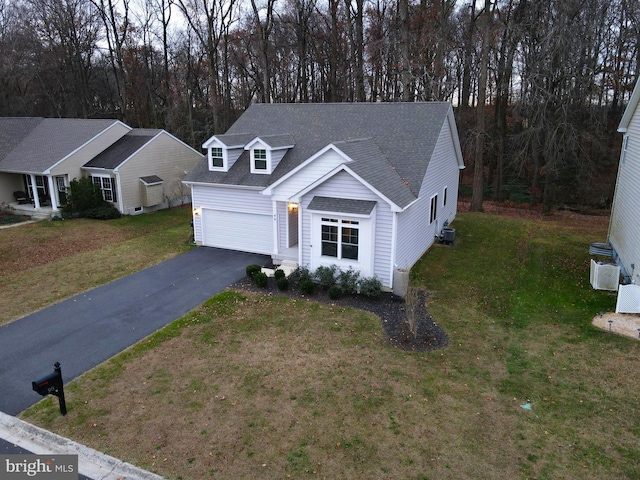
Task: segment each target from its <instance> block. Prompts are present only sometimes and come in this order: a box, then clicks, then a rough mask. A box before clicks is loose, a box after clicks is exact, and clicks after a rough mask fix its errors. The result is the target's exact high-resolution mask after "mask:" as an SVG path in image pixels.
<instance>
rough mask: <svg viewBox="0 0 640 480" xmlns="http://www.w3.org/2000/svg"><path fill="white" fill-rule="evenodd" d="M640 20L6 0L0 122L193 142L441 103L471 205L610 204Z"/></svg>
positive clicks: (257, 4) (581, 5)
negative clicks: (37, 122)
mask: <svg viewBox="0 0 640 480" xmlns="http://www.w3.org/2000/svg"><path fill="white" fill-rule="evenodd" d="M639 15H640V1H639V0H544V1H543V0H457V1H456V0H420V1H419V2H415V1H410V0H277V1H276V0H0V115H2V116H46V117H86V118H96V117H98V118H105V117H107V118H119V119H122V120H123V121H125V122H126V123H127V124H129V125H131V126H134V127H156V128H165V129H167V130H168V131H169V132H171V133H173V134H174V135H176V136H177V137H179V138H181V139H182V140H184V141H186V142H187V143H189V144H191V145H193V146H194V147H196V148H199V147H200V144H201V143H202V141H203V140H205V139H207V138H208V137H210V136H211V135H212V134H215V133H222V132H224V131H225V130H226V129H227V128H228V127H229V126H230V125H231V124H232V123H233V121H234V120H235V119H236V118H237V117H238V115H239V114H240V113H241V112H242V111H243V110H244V109H245V108H246V107H247V106H248V105H249V104H250V103H252V102H356V101H357V102H365V101H366V102H370V101H384V102H389V101H431V100H444V101H451V102H452V103H453V104H454V106H455V107H456V117H457V122H458V128H459V131H460V137H461V142H462V144H463V149H464V154H465V162H466V164H467V169H466V170H465V172H464V174H463V183H464V184H465V185H468V189H469V190H470V188H471V186H472V185H473V197H472V203H471V205H472V209H476V210H478V209H481V208H482V202H483V200H484V199H486V198H492V199H497V200H505V199H511V200H515V201H527V202H531V203H542V204H543V205H544V207H545V209H550V208H551V207H552V206H554V205H563V204H574V203H575V204H588V205H593V206H603V207H604V206H607V205H608V204H609V202H610V200H611V197H612V194H613V186H614V182H615V173H616V168H617V162H618V156H619V145H620V140H621V139H620V135H619V134H617V133H616V126H617V124H618V121H619V119H620V117H621V115H622V111H623V108H624V105H625V102H626V101H627V100H628V98H629V95H630V93H631V91H632V89H633V86H634V83H635V79H636V78H637V76H638V68H639V59H640V50H639V48H638V47H639V42H640V27H639V26H638V16H639ZM474 172H475V173H474ZM474 177H475V178H474Z"/></svg>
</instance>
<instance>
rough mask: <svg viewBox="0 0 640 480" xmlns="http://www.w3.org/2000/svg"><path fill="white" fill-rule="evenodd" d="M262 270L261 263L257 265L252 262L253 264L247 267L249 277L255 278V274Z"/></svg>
mask: <svg viewBox="0 0 640 480" xmlns="http://www.w3.org/2000/svg"><path fill="white" fill-rule="evenodd" d="M261 270H262V267H261V266H260V265H256V264H255V263H252V264H251V265H247V268H246V270H245V271H246V272H247V277H249V278H253V276H254V275H255V274H256V273H258V272H260V271H261Z"/></svg>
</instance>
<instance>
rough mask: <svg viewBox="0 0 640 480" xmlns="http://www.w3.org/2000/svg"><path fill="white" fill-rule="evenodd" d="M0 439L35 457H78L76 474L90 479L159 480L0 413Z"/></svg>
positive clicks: (148, 473) (153, 475) (111, 458)
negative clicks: (77, 472) (35, 455)
mask: <svg viewBox="0 0 640 480" xmlns="http://www.w3.org/2000/svg"><path fill="white" fill-rule="evenodd" d="M0 438H3V439H4V440H6V441H7V442H10V443H13V444H15V445H17V446H19V447H21V448H24V449H25V450H28V451H30V452H32V453H35V454H37V455H78V470H79V473H81V474H82V475H85V476H87V477H90V478H92V479H94V480H162V477H161V476H159V475H156V474H155V473H151V472H147V471H146V470H142V469H140V468H138V467H136V466H134V465H131V464H130V463H127V462H123V461H122V460H118V459H117V458H114V457H111V456H109V455H104V454H102V453H99V452H97V451H96V450H94V449H92V448H89V447H85V446H84V445H81V444H79V443H77V442H74V441H73V440H69V439H68V438H65V437H62V436H60V435H57V434H55V433H52V432H49V431H47V430H44V429H42V428H40V427H36V426H35V425H31V424H30V423H27V422H25V421H22V420H20V419H18V418H16V417H12V416H11V415H7V414H6V413H3V412H0Z"/></svg>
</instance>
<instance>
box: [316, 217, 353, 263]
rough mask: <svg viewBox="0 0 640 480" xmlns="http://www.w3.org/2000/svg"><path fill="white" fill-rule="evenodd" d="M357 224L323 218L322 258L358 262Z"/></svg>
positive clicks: (349, 221)
mask: <svg viewBox="0 0 640 480" xmlns="http://www.w3.org/2000/svg"><path fill="white" fill-rule="evenodd" d="M358 226H359V222H358V221H355V220H340V219H337V218H326V217H323V218H322V221H321V227H320V228H321V229H322V230H321V231H322V256H323V257H334V258H337V259H345V260H358V249H359V242H360V234H359V232H360V231H359V227H358Z"/></svg>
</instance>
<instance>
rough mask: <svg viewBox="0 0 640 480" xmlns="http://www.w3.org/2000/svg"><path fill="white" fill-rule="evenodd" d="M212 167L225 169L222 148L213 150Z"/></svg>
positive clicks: (213, 148)
mask: <svg viewBox="0 0 640 480" xmlns="http://www.w3.org/2000/svg"><path fill="white" fill-rule="evenodd" d="M211 167H212V168H222V167H224V158H223V156H222V148H220V147H212V148H211Z"/></svg>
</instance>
